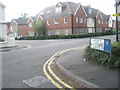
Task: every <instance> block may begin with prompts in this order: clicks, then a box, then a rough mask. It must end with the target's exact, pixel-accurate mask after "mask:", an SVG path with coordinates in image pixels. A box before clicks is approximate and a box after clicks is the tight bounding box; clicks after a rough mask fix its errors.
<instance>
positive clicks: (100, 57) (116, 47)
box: [85, 42, 120, 68]
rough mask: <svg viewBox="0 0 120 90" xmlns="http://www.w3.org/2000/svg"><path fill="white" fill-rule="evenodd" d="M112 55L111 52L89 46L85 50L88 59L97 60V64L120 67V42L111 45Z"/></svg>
mask: <svg viewBox="0 0 120 90" xmlns="http://www.w3.org/2000/svg"><path fill="white" fill-rule="evenodd" d="M111 51H112V52H111V57H110V54H109V53H106V52H102V51H98V50H95V49H91V48H90V47H89V46H88V47H87V48H86V50H85V57H86V59H87V60H92V61H95V62H96V63H97V64H102V65H105V66H107V67H108V68H119V67H120V42H118V43H113V44H112V47H111Z"/></svg>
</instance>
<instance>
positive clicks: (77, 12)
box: [74, 5, 87, 17]
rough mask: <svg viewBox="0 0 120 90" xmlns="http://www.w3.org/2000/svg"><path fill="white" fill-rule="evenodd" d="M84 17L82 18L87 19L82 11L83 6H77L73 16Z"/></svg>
mask: <svg viewBox="0 0 120 90" xmlns="http://www.w3.org/2000/svg"><path fill="white" fill-rule="evenodd" d="M80 14H81V15H82V16H83V15H84V16H86V17H87V14H86V12H85V10H84V8H83V6H82V5H79V6H78V8H77V10H76V12H75V14H74V15H80Z"/></svg>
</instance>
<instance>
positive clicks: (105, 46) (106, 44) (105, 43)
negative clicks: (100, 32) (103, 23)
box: [104, 39, 111, 52]
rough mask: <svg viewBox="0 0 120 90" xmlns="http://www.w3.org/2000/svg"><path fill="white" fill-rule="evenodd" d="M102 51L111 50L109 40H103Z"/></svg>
mask: <svg viewBox="0 0 120 90" xmlns="http://www.w3.org/2000/svg"><path fill="white" fill-rule="evenodd" d="M104 51H105V52H111V40H107V39H105V40H104Z"/></svg>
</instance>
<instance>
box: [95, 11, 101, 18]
mask: <svg viewBox="0 0 120 90" xmlns="http://www.w3.org/2000/svg"><path fill="white" fill-rule="evenodd" d="M96 18H101V19H102V15H101V13H100V11H98V13H97V15H96Z"/></svg>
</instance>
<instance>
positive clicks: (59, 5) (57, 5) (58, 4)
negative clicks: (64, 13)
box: [54, 3, 62, 8]
mask: <svg viewBox="0 0 120 90" xmlns="http://www.w3.org/2000/svg"><path fill="white" fill-rule="evenodd" d="M59 7H62V5H61V4H60V3H57V4H56V5H55V6H54V8H59Z"/></svg>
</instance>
